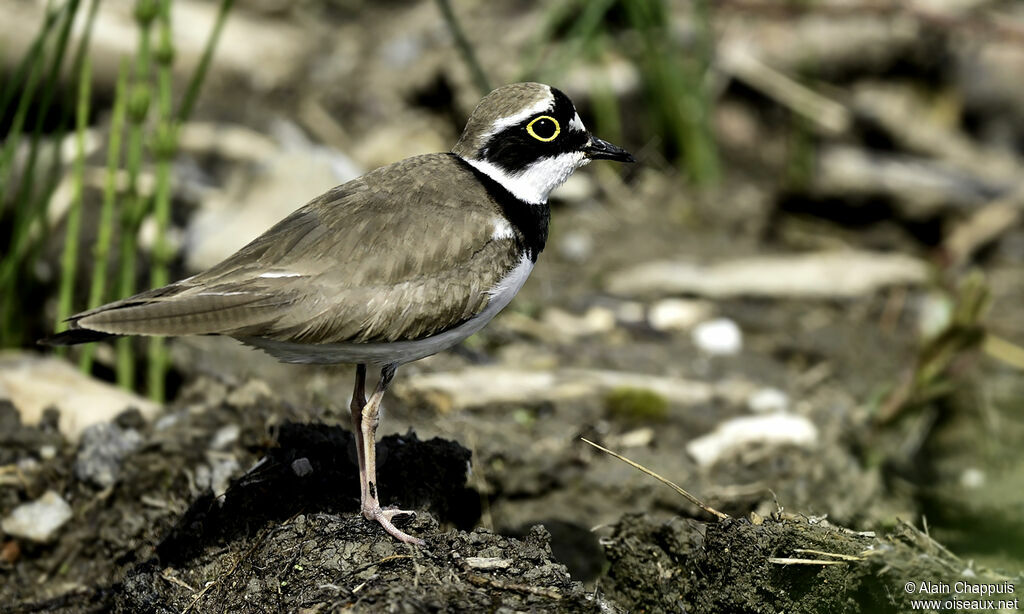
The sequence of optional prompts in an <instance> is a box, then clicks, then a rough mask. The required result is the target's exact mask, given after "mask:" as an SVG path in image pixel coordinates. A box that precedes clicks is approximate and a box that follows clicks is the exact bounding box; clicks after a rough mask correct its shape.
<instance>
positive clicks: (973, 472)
mask: <svg viewBox="0 0 1024 614" xmlns="http://www.w3.org/2000/svg"><path fill="white" fill-rule="evenodd" d="M960 485H961V486H963V487H964V488H968V489H974V488H981V487H982V486H984V485H985V472H984V471H982V470H981V469H978V468H977V467H968V468H966V469H964V471H963V473H961V474H960Z"/></svg>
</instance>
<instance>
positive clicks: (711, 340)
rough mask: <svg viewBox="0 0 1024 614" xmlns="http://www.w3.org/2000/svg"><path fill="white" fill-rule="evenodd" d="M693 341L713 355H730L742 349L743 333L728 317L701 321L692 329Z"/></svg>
mask: <svg viewBox="0 0 1024 614" xmlns="http://www.w3.org/2000/svg"><path fill="white" fill-rule="evenodd" d="M693 343H694V344H695V345H696V346H697V347H698V348H700V349H701V350H702V351H704V352H707V353H708V354H711V355H714V356H731V355H734V354H739V352H740V350H742V349H743V333H742V332H741V331H740V327H739V325H737V324H736V323H735V322H733V321H732V320H730V319H728V318H718V319H715V320H709V321H707V322H702V323H701V324H699V325H698V326H697V327H696V328H694V329H693Z"/></svg>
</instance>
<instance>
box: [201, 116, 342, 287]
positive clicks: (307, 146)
mask: <svg viewBox="0 0 1024 614" xmlns="http://www.w3.org/2000/svg"><path fill="white" fill-rule="evenodd" d="M273 132H274V136H275V140H276V141H277V143H278V144H279V148H278V149H277V150H275V151H274V153H273V155H272V156H270V157H268V158H264V159H261V160H259V161H258V162H259V165H258V167H257V166H256V165H255V164H250V165H247V166H245V165H243V166H240V167H239V168H238V170H236V171H235V175H234V176H233V177H232V178H230V179H229V181H228V187H227V188H226V189H225V190H224V191H222V192H219V193H213V194H210V195H209V196H207V198H206V199H204V201H203V203H202V205H201V207H200V210H199V211H198V212H197V213H196V215H194V216H192V218H191V220H190V221H189V226H188V230H187V232H186V246H187V249H186V264H187V265H188V267H189V268H190V269H193V270H201V269H206V268H209V267H211V266H213V265H215V264H217V263H218V262H220V261H221V260H223V259H224V258H226V257H228V256H230V255H231V254H232V253H234V252H235V251H236V250H237V249H239V248H241V247H242V246H244V245H245V244H246V243H248V242H249V241H251V240H252V239H253V238H255V237H256V236H258V235H259V234H261V233H262V232H264V231H265V230H266V229H268V228H270V227H271V226H273V225H274V224H275V223H277V222H278V221H280V220H281V219H282V218H284V217H285V216H287V215H288V214H290V213H291V212H292V211H294V210H295V209H298V208H299V206H300V205H302V204H303V203H304V202H305V201H306V200H308V199H310V198H313V197H315V196H317V195H319V194H320V193H322V192H324V191H326V190H328V189H330V188H332V187H334V186H336V185H338V184H341V183H344V182H346V181H348V180H349V179H352V178H354V177H356V176H358V175H359V174H360V169H359V168H358V167H357V166H356V165H355V163H354V162H352V161H351V160H350V159H349V158H348V157H347V156H345V155H343V154H342V153H341V152H338V151H337V150H334V149H332V148H329V147H324V146H321V145H314V144H313V143H311V142H310V141H309V139H307V138H306V136H305V135H304V134H303V133H302V131H301V130H299V128H297V127H296V126H294V125H293V124H290V123H288V122H284V121H282V122H279V123H277V124H275V125H274V127H273Z"/></svg>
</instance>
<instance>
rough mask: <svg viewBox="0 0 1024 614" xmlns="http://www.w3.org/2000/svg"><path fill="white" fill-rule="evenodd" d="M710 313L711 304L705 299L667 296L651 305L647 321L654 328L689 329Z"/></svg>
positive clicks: (663, 329)
mask: <svg viewBox="0 0 1024 614" xmlns="http://www.w3.org/2000/svg"><path fill="white" fill-rule="evenodd" d="M710 315H711V305H710V304H708V303H706V302H704V301H693V300H686V299H679V298H667V299H664V300H661V301H658V302H656V303H654V304H653V305H651V309H650V311H649V312H648V314H647V321H648V322H649V323H650V325H651V328H653V329H654V330H660V331H672V330H689V329H691V328H693V327H694V326H696V324H697V323H698V322H700V321H702V320H706V319H707V318H708V316H710Z"/></svg>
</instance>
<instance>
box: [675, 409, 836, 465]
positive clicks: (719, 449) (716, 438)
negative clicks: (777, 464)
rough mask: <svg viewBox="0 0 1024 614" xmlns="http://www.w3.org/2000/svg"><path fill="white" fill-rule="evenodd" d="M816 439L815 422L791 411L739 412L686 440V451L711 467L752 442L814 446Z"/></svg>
mask: <svg viewBox="0 0 1024 614" xmlns="http://www.w3.org/2000/svg"><path fill="white" fill-rule="evenodd" d="M817 441H818V428H817V427H816V426H814V423H813V422H811V421H810V420H808V419H807V418H804V417H803V416H797V415H794V414H768V415H764V416H741V417H738V418H732V419H731V420H727V421H725V422H723V423H721V424H719V425H718V426H717V427H715V430H714V431H712V432H710V433H708V434H706V435H702V436H700V437H697V438H696V439H693V440H691V441H690V442H689V443H688V444H686V451H687V452H689V454H690V456H692V457H693V459H694V460H695V461H696V462H697V464H698V465H700V466H701V467H710V466H712V465H714V464H715V463H717V462H718V461H720V460H722V459H723V458H726V457H728V456H731V455H732V454H734V453H735V452H738V451H740V450H744V449H747V448H750V447H751V446H755V445H762V446H773V447H778V446H784V445H791V446H800V447H805V448H810V447H813V446H814V445H815V444H816V443H817Z"/></svg>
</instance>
